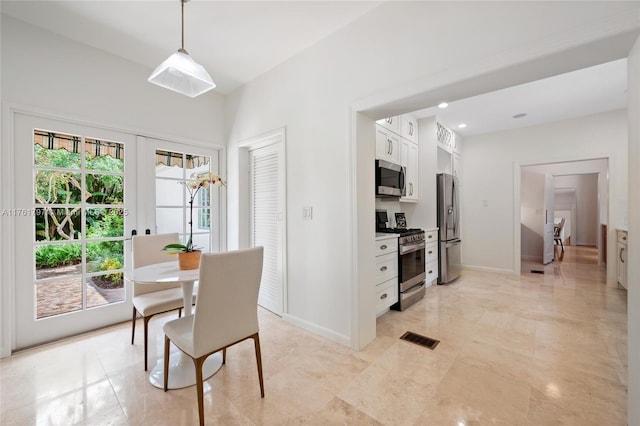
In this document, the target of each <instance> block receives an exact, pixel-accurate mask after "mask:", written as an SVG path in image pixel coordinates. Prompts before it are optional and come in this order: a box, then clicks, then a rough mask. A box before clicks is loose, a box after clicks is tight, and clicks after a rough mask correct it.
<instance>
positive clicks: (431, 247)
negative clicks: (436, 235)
mask: <svg viewBox="0 0 640 426" xmlns="http://www.w3.org/2000/svg"><path fill="white" fill-rule="evenodd" d="M424 254H425V255H424V258H425V263H429V262H437V261H438V243H437V242H435V241H434V242H432V243H427V244H426V245H425V248H424Z"/></svg>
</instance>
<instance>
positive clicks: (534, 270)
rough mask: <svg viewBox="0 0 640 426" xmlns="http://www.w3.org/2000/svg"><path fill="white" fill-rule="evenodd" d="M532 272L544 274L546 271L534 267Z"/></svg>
mask: <svg viewBox="0 0 640 426" xmlns="http://www.w3.org/2000/svg"><path fill="white" fill-rule="evenodd" d="M531 273H532V274H544V271H541V270H539V269H532V270H531Z"/></svg>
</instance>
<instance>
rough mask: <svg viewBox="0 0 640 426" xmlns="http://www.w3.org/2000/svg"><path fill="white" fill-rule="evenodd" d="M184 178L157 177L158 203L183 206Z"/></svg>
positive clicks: (160, 204) (159, 204)
mask: <svg viewBox="0 0 640 426" xmlns="http://www.w3.org/2000/svg"><path fill="white" fill-rule="evenodd" d="M182 182H183V181H182V180H177V179H162V178H156V205H158V206H183V205H184V203H185V194H184V193H185V192H186V191H185V190H184V185H182Z"/></svg>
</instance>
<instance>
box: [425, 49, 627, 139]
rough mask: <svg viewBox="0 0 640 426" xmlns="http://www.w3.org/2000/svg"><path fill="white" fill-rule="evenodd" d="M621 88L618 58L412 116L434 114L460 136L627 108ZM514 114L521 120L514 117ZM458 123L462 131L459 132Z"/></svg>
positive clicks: (622, 64) (623, 77)
mask: <svg viewBox="0 0 640 426" xmlns="http://www.w3.org/2000/svg"><path fill="white" fill-rule="evenodd" d="M626 90H627V60H626V59H619V60H617V61H613V62H607V63H604V64H600V65H596V66H592V67H589V68H584V69H581V70H578V71H573V72H569V73H566V74H560V75H557V76H554V77H549V78H545V79H542V80H538V81H532V82H530V83H526V84H521V85H519V86H513V87H509V88H506V89H502V90H497V91H495V92H491V93H485V94H482V95H478V96H473V97H470V98H466V99H461V100H458V101H455V102H449V106H448V107H447V108H444V109H440V108H435V107H430V108H426V109H423V110H420V111H416V112H415V113H414V114H415V115H416V117H418V118H424V117H430V116H433V115H436V116H437V117H438V121H440V122H441V123H442V124H444V125H445V126H447V127H449V128H450V129H451V130H453V131H455V132H456V133H458V134H460V135H461V136H463V137H464V136H471V135H478V134H483V133H490V132H496V131H501V130H507V129H514V128H518V127H527V126H533V125H536V124H541V123H546V122H551V121H560V120H566V119H570V118H574V117H581V116H585V115H590V114H597V113H601V112H605V111H612V110H615V109H620V108H626V105H627V94H626ZM443 101H446V99H443ZM516 114H526V116H524V117H521V118H513V116H514V115H516ZM460 123H465V124H466V125H467V127H465V128H463V129H461V128H458V125H459V124H460Z"/></svg>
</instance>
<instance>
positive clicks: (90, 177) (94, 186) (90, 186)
mask: <svg viewBox="0 0 640 426" xmlns="http://www.w3.org/2000/svg"><path fill="white" fill-rule="evenodd" d="M85 179H86V191H87V202H88V203H91V204H123V203H124V176H122V175H120V176H117V175H98V174H93V173H87V174H86V175H85Z"/></svg>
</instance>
